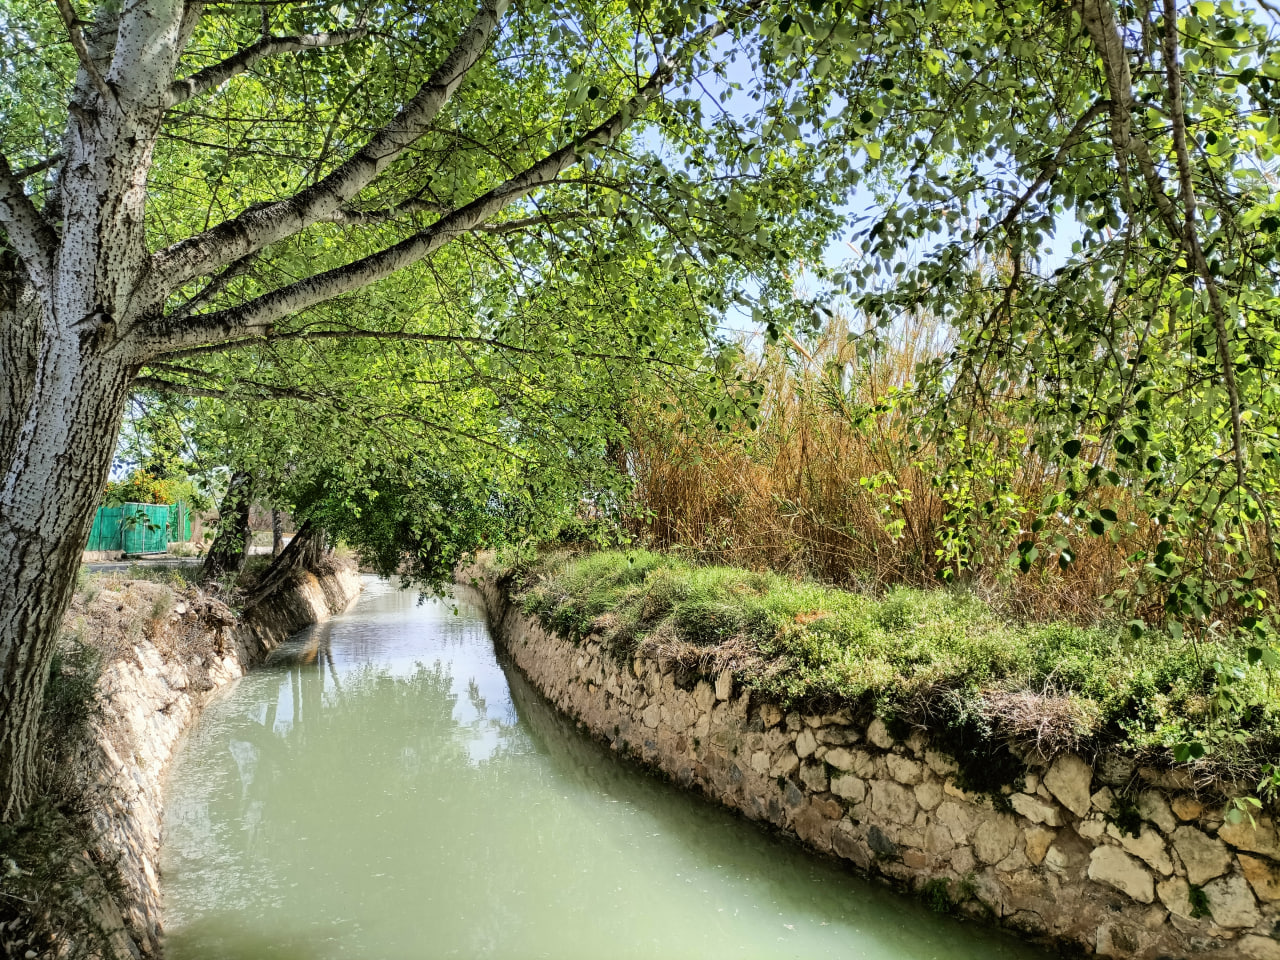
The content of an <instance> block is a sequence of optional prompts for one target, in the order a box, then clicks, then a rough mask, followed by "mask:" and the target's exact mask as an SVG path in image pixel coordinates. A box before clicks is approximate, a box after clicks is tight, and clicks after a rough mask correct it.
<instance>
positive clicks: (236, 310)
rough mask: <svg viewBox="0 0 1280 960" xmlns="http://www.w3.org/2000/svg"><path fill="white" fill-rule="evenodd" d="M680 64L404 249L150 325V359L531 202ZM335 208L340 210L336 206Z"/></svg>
mask: <svg viewBox="0 0 1280 960" xmlns="http://www.w3.org/2000/svg"><path fill="white" fill-rule="evenodd" d="M763 2H764V0H750V2H749V3H747V4H745V5H743V6H742V7H740V8H739V9H738V10H737V11H735V15H734V16H733V17H726V18H724V19H722V20H719V21H717V22H716V23H714V24H712V25H711V26H710V27H708V28H706V29H705V30H703V31H701V32H700V33H699V34H697V35H696V36H695V37H693V38H692V39H691V40H690V42H689V43H688V44H686V45H685V47H684V48H683V50H682V51H681V55H682V56H683V55H685V54H689V53H690V52H691V51H693V50H694V49H696V48H700V47H703V46H705V45H706V44H707V43H710V42H711V41H713V40H714V39H716V38H717V37H719V36H720V35H721V34H723V33H725V32H726V31H727V30H729V29H730V28H731V27H732V26H733V25H734V24H735V23H736V22H737V21H738V20H740V19H742V18H745V17H746V16H747V15H748V14H750V13H751V12H753V11H754V10H755V9H756V8H758V7H759V6H761V5H762V4H763ZM678 64H679V60H678V59H676V58H673V57H664V58H663V59H662V60H661V62H660V63H659V65H658V67H657V69H655V70H654V72H653V73H652V74H651V75H650V76H649V78H648V79H647V80H646V81H645V83H644V84H643V85H642V86H641V87H640V88H639V89H638V90H637V91H636V93H635V94H633V95H632V96H631V97H629V98H628V99H627V100H626V101H625V102H624V103H623V104H622V106H621V107H619V109H618V110H617V111H616V112H615V113H614V114H613V115H612V116H610V117H609V118H608V119H606V120H604V121H603V122H601V123H600V124H598V125H597V126H596V127H594V128H593V129H591V130H590V131H588V132H587V133H585V134H584V135H582V136H581V137H580V138H579V139H577V140H575V141H574V142H572V143H569V144H566V145H565V146H563V147H561V148H560V149H558V150H555V151H553V152H552V153H550V154H548V155H547V156H545V157H543V158H542V159H541V160H539V161H538V162H536V163H534V164H532V165H531V166H529V167H527V168H526V169H525V170H523V171H522V172H521V173H518V174H517V175H516V176H514V177H512V178H511V179H509V180H507V181H506V182H505V183H503V184H499V185H498V186H496V187H494V188H493V189H492V190H490V191H488V192H487V193H484V194H482V195H480V196H479V197H477V198H476V199H474V200H472V201H471V202H470V203H468V204H466V205H464V206H462V207H459V208H457V209H455V210H453V211H452V212H451V213H448V214H446V215H445V216H443V217H441V218H440V219H439V220H437V221H436V222H435V223H433V224H431V225H430V226H428V227H426V228H424V229H422V230H419V231H418V232H417V233H414V234H412V235H411V236H409V237H407V238H405V239H404V240H402V241H400V242H399V243H396V244H393V245H392V246H390V247H387V248H385V249H383V250H381V251H379V252H377V253H374V254H371V255H370V256H367V257H364V258H362V259H360V260H355V261H352V262H351V263H348V264H346V265H344V266H341V267H337V268H335V269H333V270H328V271H325V272H323V273H318V274H315V275H313V276H310V277H307V278H305V279H303V280H299V281H298V282H296V283H293V284H289V285H288V286H285V287H281V288H279V289H277V290H274V291H272V292H270V293H267V294H264V295H263V296H260V297H257V298H256V299H254V300H250V301H249V302H248V303H245V304H242V305H241V306H238V307H232V308H229V309H226V310H220V311H216V312H214V313H209V314H202V315H199V316H196V317H193V318H190V319H189V320H187V321H185V322H174V321H173V320H172V319H171V318H168V317H161V318H157V319H155V320H152V321H150V323H149V324H148V330H147V331H146V332H145V333H143V334H142V336H141V339H142V341H143V343H142V348H143V350H144V352H145V354H146V356H150V357H154V356H159V355H168V354H171V353H173V352H174V351H182V350H185V349H187V348H191V347H197V346H199V345H201V344H206V343H211V342H219V341H223V340H235V339H239V338H247V337H261V336H265V335H267V334H269V333H270V332H271V325H272V324H273V323H274V322H275V321H276V320H279V319H281V318H282V317H286V316H289V315H290V314H294V313H297V312H299V311H301V310H305V309H307V308H308V307H312V306H315V305H316V304H319V303H323V302H324V301H326V300H331V299H333V298H334V297H337V296H340V295H342V294H344V293H350V292H352V291H354V290H359V289H361V288H362V287H366V286H368V285H369V284H372V283H376V282H377V281H379V280H382V279H385V278H386V277H389V276H390V275H391V274H393V273H395V272H397V271H399V270H402V269H404V268H405V267H407V266H410V265H411V264H414V263H417V262H418V261H420V260H422V259H424V258H425V257H429V256H430V255H431V254H432V253H434V252H435V251H437V250H439V249H440V248H441V247H443V246H444V245H445V244H446V243H448V242H449V241H450V240H452V239H453V238H454V237H457V236H459V235H460V234H463V233H468V232H470V231H473V230H475V229H476V228H477V227H479V226H480V225H481V224H483V223H485V222H486V221H487V220H489V219H491V218H492V217H493V216H495V215H496V214H497V213H498V212H499V211H501V210H502V209H503V208H504V207H506V206H507V205H509V204H511V203H513V202H514V201H516V200H519V199H521V198H522V197H526V196H528V195H529V194H530V193H532V192H533V191H534V190H536V189H538V188H539V187H542V186H545V185H547V184H550V183H554V182H555V181H556V179H557V178H558V177H559V176H560V174H561V173H563V172H564V171H565V170H566V169H567V168H569V167H571V166H573V165H574V164H576V163H578V162H579V161H580V160H581V159H582V157H583V156H585V155H586V154H587V153H589V152H590V151H591V150H593V149H596V148H599V147H603V146H606V145H607V144H609V143H612V142H613V141H614V140H616V139H617V138H618V137H619V136H620V135H621V134H622V132H623V131H624V130H626V129H627V128H628V127H629V126H631V124H632V123H634V122H635V120H636V119H637V118H638V117H639V116H641V115H642V114H643V113H644V111H645V109H646V108H647V107H648V105H649V104H650V103H651V102H652V101H653V100H654V99H655V98H656V97H657V96H658V95H659V93H661V91H662V89H663V87H664V86H665V85H666V84H667V83H668V82H669V81H670V80H671V78H672V77H673V76H674V75H675V71H676V67H677V66H678ZM273 206H275V205H273ZM332 209H333V210H336V209H337V207H334V208H332ZM326 213H327V211H326ZM499 226H500V225H499Z"/></svg>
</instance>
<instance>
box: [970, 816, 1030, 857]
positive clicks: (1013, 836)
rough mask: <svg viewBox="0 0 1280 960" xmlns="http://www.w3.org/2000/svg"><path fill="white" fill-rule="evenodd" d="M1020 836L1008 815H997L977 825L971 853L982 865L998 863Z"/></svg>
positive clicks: (1008, 852) (1019, 831)
mask: <svg viewBox="0 0 1280 960" xmlns="http://www.w3.org/2000/svg"><path fill="white" fill-rule="evenodd" d="M1021 836H1022V831H1021V830H1019V829H1018V823H1017V821H1016V820H1014V819H1013V817H1011V816H1009V815H1008V814H1004V813H1002V814H997V815H995V816H992V817H989V818H988V819H986V820H984V821H983V822H982V823H981V824H979V825H978V829H977V830H975V831H974V833H973V852H974V853H975V854H976V855H977V857H978V859H979V860H981V861H982V862H983V863H999V862H1000V861H1001V860H1003V859H1004V858H1005V857H1007V856H1008V855H1009V854H1010V853H1011V852H1012V851H1013V848H1014V846H1015V845H1016V844H1017V842H1018V839H1019V838H1020V837H1021Z"/></svg>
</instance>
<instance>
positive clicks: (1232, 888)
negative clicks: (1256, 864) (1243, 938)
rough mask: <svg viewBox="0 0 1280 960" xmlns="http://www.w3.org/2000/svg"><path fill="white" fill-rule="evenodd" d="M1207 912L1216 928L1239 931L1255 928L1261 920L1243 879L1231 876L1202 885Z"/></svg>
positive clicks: (1234, 875)
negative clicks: (1206, 902) (1207, 904)
mask: <svg viewBox="0 0 1280 960" xmlns="http://www.w3.org/2000/svg"><path fill="white" fill-rule="evenodd" d="M1204 895H1205V896H1206V897H1208V899H1209V912H1210V913H1212V914H1213V920H1214V922H1215V923H1216V924H1218V926H1221V927H1229V928H1232V929H1240V928H1242V927H1252V926H1255V925H1256V924H1257V923H1258V922H1259V921H1260V920H1261V919H1262V914H1260V913H1258V904H1257V903H1256V902H1255V901H1254V899H1253V893H1252V891H1250V889H1249V884H1248V883H1246V882H1245V879H1244V877H1242V876H1240V875H1239V874H1232V875H1231V876H1229V877H1220V878H1219V879H1217V880H1214V881H1213V882H1212V883H1206V884H1205V885H1204Z"/></svg>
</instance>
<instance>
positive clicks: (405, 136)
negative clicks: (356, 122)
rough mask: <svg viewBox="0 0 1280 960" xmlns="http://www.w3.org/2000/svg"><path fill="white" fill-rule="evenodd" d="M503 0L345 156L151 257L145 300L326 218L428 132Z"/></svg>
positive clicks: (491, 4)
mask: <svg viewBox="0 0 1280 960" xmlns="http://www.w3.org/2000/svg"><path fill="white" fill-rule="evenodd" d="M506 2H507V0H487V2H486V6H485V7H484V8H483V9H482V10H481V11H480V13H478V14H477V15H476V16H475V18H474V19H473V20H472V21H471V23H470V24H468V25H467V27H466V29H465V30H463V32H462V35H461V36H460V37H459V38H458V42H457V43H456V44H455V45H454V47H453V50H452V51H451V52H450V53H449V55H448V56H447V57H446V58H445V59H444V62H443V63H441V64H440V66H439V67H437V68H436V70H435V72H434V73H433V74H432V75H431V77H430V78H429V79H428V80H427V81H426V83H424V84H423V85H422V86H421V87H420V88H419V89H418V92H417V93H416V94H415V95H414V97H413V99H411V100H410V101H409V102H408V104H406V105H405V107H404V108H403V109H401V110H400V112H399V113H397V114H396V116H395V117H394V119H392V120H391V121H390V122H389V123H387V124H386V125H385V126H383V127H382V128H381V129H380V130H379V131H378V132H377V133H376V134H374V136H373V137H372V138H371V139H370V140H369V141H368V142H367V143H366V144H365V145H364V146H363V147H362V148H361V149H360V150H358V151H357V152H356V153H355V154H354V155H353V156H352V157H351V158H350V159H349V160H347V161H345V162H344V163H342V164H340V165H339V166H338V167H337V168H336V169H334V170H333V171H332V172H331V173H329V174H328V175H327V176H325V177H324V178H322V179H321V180H319V181H318V182H317V183H315V184H313V185H312V186H310V187H307V188H306V189H304V190H301V191H299V192H298V193H296V194H294V195H293V196H292V197H289V198H288V199H286V200H281V201H278V202H276V203H269V204H264V205H262V206H260V207H255V208H251V209H249V210H246V211H244V212H243V213H241V214H240V215H239V216H237V217H234V218H232V219H231V220H227V221H224V222H223V223H220V224H219V225H218V226H216V227H213V228H212V229H210V230H207V231H205V232H204V233H201V234H199V235H197V236H194V237H190V238H188V239H186V240H183V241H180V242H178V243H176V244H174V245H172V246H170V247H169V248H167V249H165V250H161V251H159V252H158V253H156V254H155V255H154V256H153V257H152V270H151V278H152V279H151V281H150V283H149V284H148V286H149V287H150V289H147V290H144V291H143V292H142V293H143V296H142V302H144V303H149V304H159V303H162V302H163V301H164V299H165V297H166V296H167V294H168V292H169V291H172V290H174V289H176V288H177V287H179V286H181V285H182V284H184V283H187V282H188V281H189V280H191V279H193V278H194V277H197V276H200V275H201V274H206V273H210V272H212V271H214V270H216V269H217V268H218V267H220V266H222V265H223V264H226V263H230V262H231V261H233V260H239V259H240V258H241V257H244V256H247V255H248V254H250V253H253V252H255V251H257V250H261V249H262V248H263V247H266V246H268V245H270V244H272V243H275V242H276V241H278V240H282V239H284V238H285V237H290V236H293V235H294V234H296V233H298V232H299V231H301V230H304V229H306V228H307V227H309V226H311V225H312V224H313V223H316V222H317V221H319V220H321V219H323V218H325V217H327V216H330V215H331V214H333V213H334V212H335V211H336V210H338V209H339V208H340V207H342V206H343V205H344V204H346V203H347V202H348V201H350V200H351V199H353V198H354V197H355V196H356V195H357V194H359V193H360V191H361V190H363V189H364V188H365V187H366V186H367V185H368V184H369V182H370V181H372V180H373V178H374V177H376V176H377V175H378V174H379V173H381V172H382V171H383V170H385V169H386V168H387V166H388V165H389V164H390V163H391V162H392V161H393V160H395V159H396V158H397V157H398V156H400V154H401V153H403V152H404V151H405V150H406V149H407V148H408V147H409V146H410V145H411V144H412V143H414V142H415V141H416V140H417V139H418V138H419V137H421V136H422V135H423V134H424V133H426V131H427V129H428V127H429V126H430V124H431V121H432V120H433V119H435V117H436V115H437V114H438V113H439V112H440V110H441V109H442V108H443V107H444V105H445V104H446V103H447V102H448V101H449V99H450V98H451V97H452V96H453V94H454V91H455V90H457V88H458V86H459V85H460V84H461V83H462V80H463V78H464V77H465V76H466V75H467V73H468V72H469V71H470V70H471V68H472V67H473V66H474V65H475V64H476V62H477V61H478V60H479V59H480V56H481V54H483V53H484V51H485V49H486V48H487V46H488V43H489V38H490V36H491V35H492V33H493V31H494V30H495V29H496V27H497V24H498V20H499V18H500V17H501V16H502V12H503V10H505V8H506Z"/></svg>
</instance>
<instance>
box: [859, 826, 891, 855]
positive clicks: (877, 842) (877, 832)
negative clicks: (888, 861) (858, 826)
mask: <svg viewBox="0 0 1280 960" xmlns="http://www.w3.org/2000/svg"><path fill="white" fill-rule="evenodd" d="M867 846H869V847H870V848H871V851H872V852H873V853H874V854H876V856H879V857H896V856H897V855H898V845H897V844H896V843H894V842H893V840H891V839H890V838H889V835H888V834H886V833H885V832H884V831H883V830H881V829H880V828H879V827H877V826H876V825H875V824H872V825H871V826H869V827H867Z"/></svg>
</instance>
